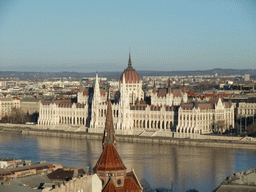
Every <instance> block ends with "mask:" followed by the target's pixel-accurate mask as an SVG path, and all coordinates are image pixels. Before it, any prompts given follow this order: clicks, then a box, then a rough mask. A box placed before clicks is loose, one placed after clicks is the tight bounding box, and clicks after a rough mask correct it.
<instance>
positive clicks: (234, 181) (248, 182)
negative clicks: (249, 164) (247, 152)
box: [212, 168, 256, 192]
mask: <svg viewBox="0 0 256 192" xmlns="http://www.w3.org/2000/svg"><path fill="white" fill-rule="evenodd" d="M230 191H232V192H240V191H243V192H255V191H256V169H255V168H252V169H250V170H248V171H246V172H244V171H241V173H239V172H238V173H235V174H233V175H231V176H229V177H227V179H226V180H224V181H223V182H222V183H221V184H220V185H219V186H218V187H217V188H215V189H214V190H213V191H212V192H230Z"/></svg>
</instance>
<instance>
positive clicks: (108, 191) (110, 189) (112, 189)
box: [102, 180, 118, 192]
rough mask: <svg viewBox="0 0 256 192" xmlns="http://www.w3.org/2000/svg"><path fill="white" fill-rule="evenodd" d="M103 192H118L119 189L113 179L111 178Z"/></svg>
mask: <svg viewBox="0 0 256 192" xmlns="http://www.w3.org/2000/svg"><path fill="white" fill-rule="evenodd" d="M102 192H118V190H117V188H116V186H115V185H114V182H113V181H112V180H109V181H108V183H107V184H106V186H105V187H104V189H103V190H102Z"/></svg>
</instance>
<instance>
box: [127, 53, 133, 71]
mask: <svg viewBox="0 0 256 192" xmlns="http://www.w3.org/2000/svg"><path fill="white" fill-rule="evenodd" d="M131 67H132V60H131V50H129V60H128V68H131Z"/></svg>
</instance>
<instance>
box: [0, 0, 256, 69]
mask: <svg viewBox="0 0 256 192" xmlns="http://www.w3.org/2000/svg"><path fill="white" fill-rule="evenodd" d="M255 10H256V1H255V0H178V1H177V0H101V1H100V0H90V1H87V0H0V69H1V70H16V71H77V72H95V71H122V70H124V69H125V68H126V66H127V62H128V53H129V47H131V55H132V62H133V67H134V68H135V69H136V70H158V71H159V70H164V71H166V70H170V71H172V70H198V69H203V70H204V69H213V68H235V69H243V68H245V69H255V64H256V11H255Z"/></svg>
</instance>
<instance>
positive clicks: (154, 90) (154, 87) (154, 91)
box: [153, 80, 156, 93]
mask: <svg viewBox="0 0 256 192" xmlns="http://www.w3.org/2000/svg"><path fill="white" fill-rule="evenodd" d="M153 93H156V81H155V80H154V86H153Z"/></svg>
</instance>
